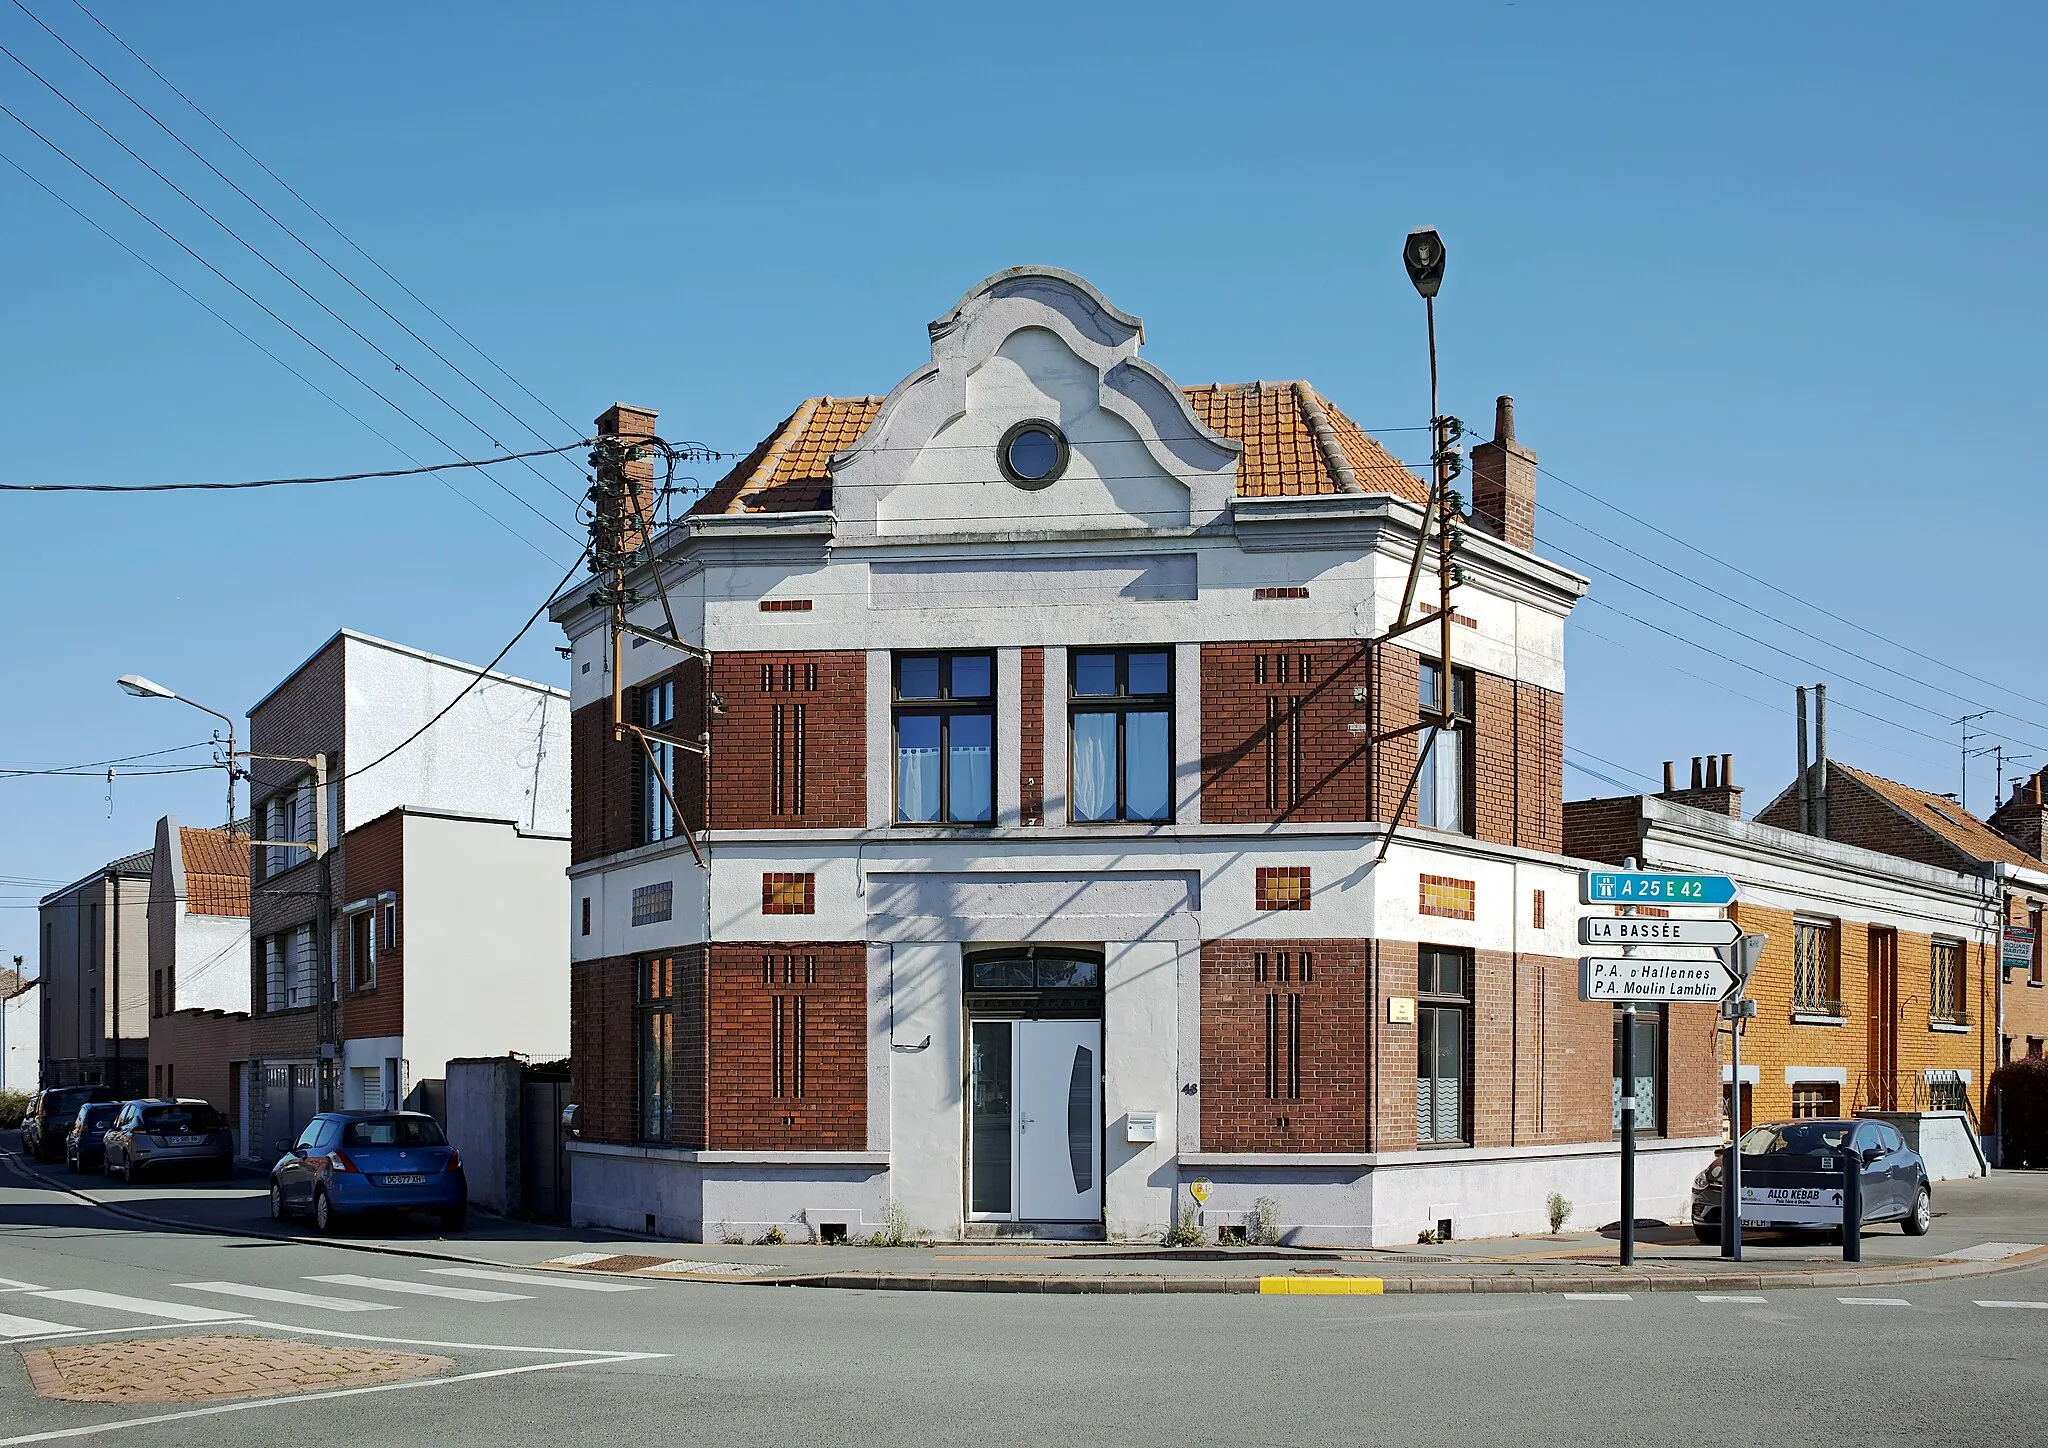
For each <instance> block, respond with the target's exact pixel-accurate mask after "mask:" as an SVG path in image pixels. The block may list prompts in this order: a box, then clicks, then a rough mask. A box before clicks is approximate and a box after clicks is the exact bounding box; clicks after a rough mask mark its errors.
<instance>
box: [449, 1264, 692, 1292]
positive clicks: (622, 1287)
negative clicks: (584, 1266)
mask: <svg viewBox="0 0 2048 1448" xmlns="http://www.w3.org/2000/svg"><path fill="white" fill-rule="evenodd" d="M427 1270H428V1271H429V1272H431V1273H433V1274H434V1275H435V1276H437V1277H474V1278H477V1279H479V1280H480V1281H484V1282H517V1283H520V1284H522V1285H524V1286H527V1287H566V1288H568V1289H569V1290H570V1291H572V1292H652V1291H653V1290H654V1289H653V1288H652V1287H650V1286H648V1285H647V1284H646V1283H645V1282H599V1281H597V1280H595V1279H593V1278H589V1277H568V1276H561V1277H555V1276H549V1275H545V1274H543V1273H539V1272H493V1271H492V1270H491V1269H490V1268H488V1267H429V1268H428V1269H427Z"/></svg>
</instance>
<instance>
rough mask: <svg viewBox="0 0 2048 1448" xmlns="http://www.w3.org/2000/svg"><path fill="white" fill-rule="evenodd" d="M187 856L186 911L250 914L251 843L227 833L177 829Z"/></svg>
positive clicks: (179, 844) (213, 913)
mask: <svg viewBox="0 0 2048 1448" xmlns="http://www.w3.org/2000/svg"><path fill="white" fill-rule="evenodd" d="M178 848H179V849H180V850H181V851H183V852H184V856H185V909H186V911H187V912H188V913H190V914H193V915H247V914H248V913H249V842H248V840H247V839H246V838H245V837H243V836H240V835H235V836H230V835H229V834H228V832H227V831H226V830H194V829H186V828H183V827H182V826H181V827H180V828H179V830H178Z"/></svg>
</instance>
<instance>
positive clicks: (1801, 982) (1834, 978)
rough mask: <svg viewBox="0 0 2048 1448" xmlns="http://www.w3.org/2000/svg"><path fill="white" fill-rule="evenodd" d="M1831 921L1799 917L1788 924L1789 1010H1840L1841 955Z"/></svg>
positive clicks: (1833, 1012) (1831, 1012)
mask: <svg viewBox="0 0 2048 1448" xmlns="http://www.w3.org/2000/svg"><path fill="white" fill-rule="evenodd" d="M1837 938H1838V936H1837V933H1836V930H1835V927H1834V925H1833V924H1832V923H1831V922H1825V921H1819V920H1799V921H1795V922H1793V926H1792V1009H1793V1010H1795V1011H1803V1012H1808V1013H1811V1014H1814V1015H1822V1016H1839V1015H1840V1014H1841V1013H1842V972H1841V957H1840V956H1839V954H1838V953H1837V952H1836V949H1835V942H1836V940H1837Z"/></svg>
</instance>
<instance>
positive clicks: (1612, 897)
mask: <svg viewBox="0 0 2048 1448" xmlns="http://www.w3.org/2000/svg"><path fill="white" fill-rule="evenodd" d="M1579 903H1580V904H1582V905H1732V904H1734V903H1735V882H1734V881H1733V880H1731V879H1729V878H1728V877H1727V876H1726V875H1668V874H1665V873H1664V872H1662V871H1653V870H1581V871H1580V872H1579Z"/></svg>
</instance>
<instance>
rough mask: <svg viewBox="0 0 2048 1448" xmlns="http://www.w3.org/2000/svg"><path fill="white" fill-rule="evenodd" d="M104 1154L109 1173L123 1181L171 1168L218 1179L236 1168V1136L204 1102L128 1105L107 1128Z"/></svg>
mask: <svg viewBox="0 0 2048 1448" xmlns="http://www.w3.org/2000/svg"><path fill="white" fill-rule="evenodd" d="M100 1151H101V1153H102V1155H103V1157H104V1159H105V1162H106V1173H107V1175H108V1176H110V1177H120V1178H121V1179H122V1180H123V1181H134V1180H135V1177H136V1174H137V1173H138V1172H143V1171H160V1170H164V1169H166V1168H169V1167H187V1168H193V1169H197V1170H200V1171H204V1172H206V1173H208V1174H210V1175H213V1176H218V1177H227V1176H232V1175H234V1170H235V1137H234V1133H233V1132H231V1131H230V1130H228V1124H227V1122H226V1120H225V1119H223V1117H222V1116H221V1114H220V1113H219V1112H218V1111H216V1110H214V1109H213V1107H212V1106H210V1105H208V1104H207V1103H206V1102H204V1101H195V1100H191V1099H189V1098H180V1099H178V1100H169V1099H164V1098H157V1099H153V1100H143V1101H130V1102H126V1103H125V1104H123V1106H122V1107H121V1114H120V1115H119V1116H117V1117H115V1118H114V1124H113V1125H112V1126H110V1127H108V1128H107V1134H106V1136H105V1137H104V1138H103V1139H102V1140H101V1143H100Z"/></svg>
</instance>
